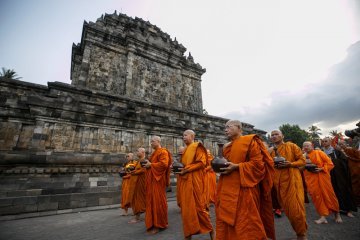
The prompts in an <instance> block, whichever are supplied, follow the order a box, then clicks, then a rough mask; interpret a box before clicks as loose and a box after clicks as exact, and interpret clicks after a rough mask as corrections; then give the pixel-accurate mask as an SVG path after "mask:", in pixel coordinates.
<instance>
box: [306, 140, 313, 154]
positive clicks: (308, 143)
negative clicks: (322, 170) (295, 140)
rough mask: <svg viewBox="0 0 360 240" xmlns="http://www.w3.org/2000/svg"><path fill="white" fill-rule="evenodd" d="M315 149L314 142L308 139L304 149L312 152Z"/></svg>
mask: <svg viewBox="0 0 360 240" xmlns="http://www.w3.org/2000/svg"><path fill="white" fill-rule="evenodd" d="M313 149H314V146H313V144H312V142H309V141H306V142H304V143H303V150H304V151H305V152H306V153H309V152H311V151H312V150H313Z"/></svg>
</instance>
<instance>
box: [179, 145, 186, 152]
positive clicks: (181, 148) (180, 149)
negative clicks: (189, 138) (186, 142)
mask: <svg viewBox="0 0 360 240" xmlns="http://www.w3.org/2000/svg"><path fill="white" fill-rule="evenodd" d="M184 150H185V147H183V146H181V147H179V150H178V153H179V154H183V153H184Z"/></svg>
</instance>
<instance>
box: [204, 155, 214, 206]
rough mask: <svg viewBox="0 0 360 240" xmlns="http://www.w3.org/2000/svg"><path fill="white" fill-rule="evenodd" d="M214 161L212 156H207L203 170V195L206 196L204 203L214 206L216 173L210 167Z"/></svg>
mask: <svg viewBox="0 0 360 240" xmlns="http://www.w3.org/2000/svg"><path fill="white" fill-rule="evenodd" d="M213 159H214V156H213V155H211V154H208V161H207V166H206V168H205V176H206V177H205V182H206V183H207V184H205V194H206V203H207V204H208V205H210V203H213V204H215V202H216V173H215V172H214V170H213V169H212V167H211V161H212V160H213Z"/></svg>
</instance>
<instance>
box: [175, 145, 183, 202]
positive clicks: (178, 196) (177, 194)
mask: <svg viewBox="0 0 360 240" xmlns="http://www.w3.org/2000/svg"><path fill="white" fill-rule="evenodd" d="M184 150H185V147H183V146H181V147H180V148H179V150H178V156H179V159H178V161H179V162H181V156H182V154H183V153H184ZM178 189H179V174H176V203H177V205H178V207H179V208H181V207H180V192H179V191H178Z"/></svg>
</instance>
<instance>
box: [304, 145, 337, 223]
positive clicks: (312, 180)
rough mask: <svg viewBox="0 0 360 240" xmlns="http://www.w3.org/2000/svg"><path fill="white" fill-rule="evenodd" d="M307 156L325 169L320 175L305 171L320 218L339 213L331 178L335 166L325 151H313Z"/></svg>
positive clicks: (309, 189)
mask: <svg viewBox="0 0 360 240" xmlns="http://www.w3.org/2000/svg"><path fill="white" fill-rule="evenodd" d="M307 155H308V157H309V159H310V161H311V162H312V163H314V164H316V165H317V166H318V167H322V168H323V169H324V170H323V171H321V172H318V173H311V172H309V171H307V170H305V171H304V175H305V181H306V185H307V188H308V191H309V194H310V196H311V200H312V202H313V203H314V206H315V209H316V211H317V212H318V214H319V215H320V216H327V215H329V214H330V213H331V212H335V213H336V212H339V203H338V200H337V198H336V195H335V192H334V189H333V187H332V185H331V178H330V170H331V169H333V168H334V164H333V163H332V161H331V159H330V158H329V157H328V156H327V155H326V153H324V152H323V151H320V150H312V151H311V152H309V153H308V154H307Z"/></svg>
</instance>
